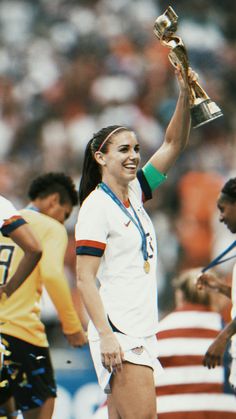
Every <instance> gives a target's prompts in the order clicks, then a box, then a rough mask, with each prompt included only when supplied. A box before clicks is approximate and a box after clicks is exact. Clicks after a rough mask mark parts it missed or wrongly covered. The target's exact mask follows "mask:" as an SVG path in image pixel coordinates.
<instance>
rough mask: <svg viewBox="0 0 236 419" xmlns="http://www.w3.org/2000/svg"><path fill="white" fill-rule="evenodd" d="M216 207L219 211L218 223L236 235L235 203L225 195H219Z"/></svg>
mask: <svg viewBox="0 0 236 419" xmlns="http://www.w3.org/2000/svg"><path fill="white" fill-rule="evenodd" d="M217 207H218V209H219V211H220V216H219V220H220V222H221V223H224V224H225V225H226V226H227V228H228V229H229V230H230V231H231V233H236V201H231V200H230V199H227V197H226V195H224V194H220V196H219V198H218V200H217Z"/></svg>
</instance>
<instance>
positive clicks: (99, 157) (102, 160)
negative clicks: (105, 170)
mask: <svg viewBox="0 0 236 419" xmlns="http://www.w3.org/2000/svg"><path fill="white" fill-rule="evenodd" d="M94 158H95V160H96V162H97V163H98V164H100V166H106V157H105V155H104V154H103V153H102V152H101V151H95V153H94Z"/></svg>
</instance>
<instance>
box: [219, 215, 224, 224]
mask: <svg viewBox="0 0 236 419" xmlns="http://www.w3.org/2000/svg"><path fill="white" fill-rule="evenodd" d="M224 219H225V218H224V214H222V213H220V215H219V221H220V223H223V222H224Z"/></svg>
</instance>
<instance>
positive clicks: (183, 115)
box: [165, 88, 191, 153]
mask: <svg viewBox="0 0 236 419" xmlns="http://www.w3.org/2000/svg"><path fill="white" fill-rule="evenodd" d="M190 126H191V119H190V107H189V94H188V89H187V88H186V90H185V91H181V92H180V94H179V98H178V101H177V105H176V109H175V112H174V114H173V116H172V118H171V121H170V123H169V125H168V127H167V130H166V137H165V141H166V142H167V143H170V144H171V145H172V146H174V147H175V148H176V152H177V153H179V152H181V150H183V149H184V148H185V146H186V144H187V142H188V138H189V132H190Z"/></svg>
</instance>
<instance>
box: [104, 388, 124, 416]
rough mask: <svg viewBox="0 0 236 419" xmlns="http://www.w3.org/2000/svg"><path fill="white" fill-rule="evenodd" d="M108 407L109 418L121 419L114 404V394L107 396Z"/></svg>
mask: <svg viewBox="0 0 236 419" xmlns="http://www.w3.org/2000/svg"><path fill="white" fill-rule="evenodd" d="M107 408H108V417H109V419H121V417H120V415H119V413H118V412H117V409H116V407H115V405H114V402H113V399H112V394H111V395H109V396H107Z"/></svg>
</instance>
